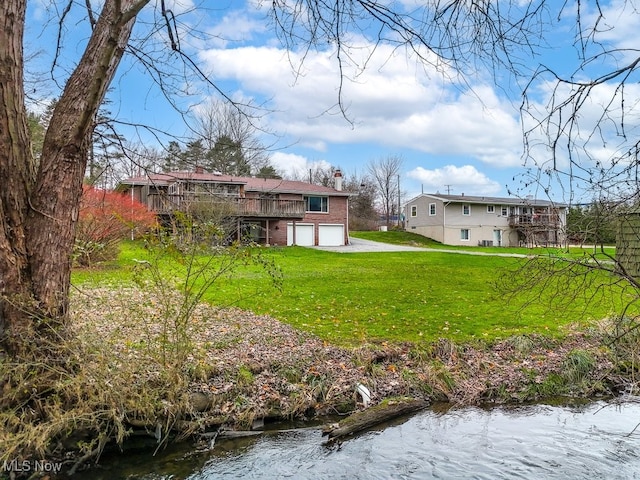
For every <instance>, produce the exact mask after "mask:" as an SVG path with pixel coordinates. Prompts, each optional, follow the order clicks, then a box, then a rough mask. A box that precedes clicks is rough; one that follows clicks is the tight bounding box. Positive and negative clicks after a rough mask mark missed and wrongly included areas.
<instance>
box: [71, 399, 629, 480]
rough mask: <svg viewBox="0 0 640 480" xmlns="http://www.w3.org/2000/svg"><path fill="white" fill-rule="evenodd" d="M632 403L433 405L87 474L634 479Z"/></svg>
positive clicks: (147, 478) (141, 459) (195, 479)
mask: <svg viewBox="0 0 640 480" xmlns="http://www.w3.org/2000/svg"><path fill="white" fill-rule="evenodd" d="M638 422H640V402H639V401H638V400H637V399H629V400H628V401H625V402H621V403H618V402H596V403H590V404H587V405H578V406H552V405H530V406H520V407H509V408H507V407H496V408H490V409H481V408H463V409H443V408H441V409H438V408H434V409H431V410H428V411H425V412H422V413H420V414H418V415H415V416H413V417H409V418H404V419H400V420H398V421H396V422H395V423H393V424H390V425H386V426H385V427H384V428H379V429H376V430H372V431H369V432H367V433H364V434H361V435H359V436H357V437H355V438H351V439H349V440H347V441H344V442H342V443H340V444H334V445H326V444H325V443H324V439H323V438H322V437H321V432H320V429H319V428H310V429H303V430H297V431H290V432H286V433H267V434H264V435H261V436H260V437H252V438H249V439H246V438H245V439H242V440H235V441H233V442H231V441H224V442H223V441H221V442H218V443H216V444H215V446H214V448H213V449H212V450H208V451H205V452H199V453H194V451H193V450H194V449H193V446H192V445H182V446H177V447H175V446H174V447H172V448H171V449H168V450H165V451H163V452H161V453H159V454H158V455H157V456H156V457H151V455H150V453H149V452H138V453H136V454H132V453H129V454H127V455H124V456H120V457H107V458H105V459H103V460H104V463H105V470H97V471H96V470H93V471H91V472H86V473H84V474H80V475H77V476H76V477H74V478H91V479H96V480H98V479H105V480H106V479H117V478H123V479H124V478H126V479H144V480H160V479H167V480H168V479H187V478H188V479H190V480H213V479H220V478H224V479H235V478H242V479H280V478H282V479H287V478H293V479H332V480H333V479H350V480H351V479H390V478H393V479H447V480H448V479H491V480H494V479H527V480H530V479H562V480H565V479H589V480H596V479H607V480H611V479H634V478H638V479H640V428H638V431H634V428H635V427H636V425H637V423H638Z"/></svg>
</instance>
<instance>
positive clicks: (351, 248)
mask: <svg viewBox="0 0 640 480" xmlns="http://www.w3.org/2000/svg"><path fill="white" fill-rule="evenodd" d="M349 241H350V244H349V245H343V246H340V247H310V248H315V249H318V250H326V251H328V252H337V253H368V252H440V253H459V254H463V255H484V256H494V257H519V258H524V257H527V255H523V254H520V253H496V252H479V251H477V250H475V251H465V250H447V249H443V248H422V247H410V246H408V245H392V244H390V243H382V242H374V241H372V240H364V239H362V238H354V237H349Z"/></svg>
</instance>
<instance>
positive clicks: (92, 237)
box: [73, 186, 156, 266]
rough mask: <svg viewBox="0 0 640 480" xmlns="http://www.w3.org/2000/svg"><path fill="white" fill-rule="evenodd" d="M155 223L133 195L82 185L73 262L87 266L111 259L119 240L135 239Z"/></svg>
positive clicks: (116, 252) (152, 216) (153, 217)
mask: <svg viewBox="0 0 640 480" xmlns="http://www.w3.org/2000/svg"><path fill="white" fill-rule="evenodd" d="M155 225H156V216H155V214H154V213H153V212H150V211H149V210H148V209H147V208H146V207H145V206H144V205H142V204H141V203H140V202H138V201H136V200H134V199H133V198H131V197H129V196H127V195H123V194H120V193H117V192H113V191H107V190H101V189H97V188H94V187H91V186H85V187H84V190H83V192H82V200H81V202H80V216H79V219H78V224H77V225H76V243H75V247H74V251H73V259H74V262H75V263H76V265H80V266H89V265H91V264H93V263H95V262H99V261H105V260H111V259H113V258H115V257H116V256H117V254H118V243H119V242H120V241H121V240H123V239H125V238H127V237H130V238H132V239H134V238H138V237H140V235H142V234H144V233H146V232H148V231H149V230H150V229H151V228H153V227H155Z"/></svg>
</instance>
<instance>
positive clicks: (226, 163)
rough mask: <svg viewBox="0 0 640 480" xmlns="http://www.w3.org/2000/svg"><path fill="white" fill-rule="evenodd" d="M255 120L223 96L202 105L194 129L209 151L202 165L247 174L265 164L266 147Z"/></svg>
mask: <svg viewBox="0 0 640 480" xmlns="http://www.w3.org/2000/svg"><path fill="white" fill-rule="evenodd" d="M258 120H259V119H258V118H251V117H249V116H248V115H247V114H246V113H245V112H244V111H242V110H240V109H239V108H238V107H237V106H235V105H233V104H231V103H229V102H225V101H222V100H211V101H209V102H208V103H206V104H205V105H203V106H201V107H200V108H199V109H198V114H197V117H196V123H195V126H194V128H193V130H194V133H195V134H196V136H197V139H200V140H202V143H203V147H204V149H205V150H206V152H207V155H208V157H207V160H206V162H207V163H206V164H205V165H203V166H204V167H207V168H208V169H209V170H212V171H219V172H221V173H225V174H232V175H248V174H251V173H256V172H258V171H260V169H262V168H264V167H266V166H268V165H269V154H268V147H267V146H265V145H263V144H262V142H261V141H260V139H259V137H258V133H259V129H258V128H257V127H256V125H255V122H257V121H258ZM247 170H248V172H247Z"/></svg>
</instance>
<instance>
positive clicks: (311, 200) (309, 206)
mask: <svg viewBox="0 0 640 480" xmlns="http://www.w3.org/2000/svg"><path fill="white" fill-rule="evenodd" d="M304 205H305V210H306V211H307V212H323V213H327V212H328V211H329V197H304Z"/></svg>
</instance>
